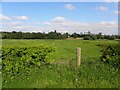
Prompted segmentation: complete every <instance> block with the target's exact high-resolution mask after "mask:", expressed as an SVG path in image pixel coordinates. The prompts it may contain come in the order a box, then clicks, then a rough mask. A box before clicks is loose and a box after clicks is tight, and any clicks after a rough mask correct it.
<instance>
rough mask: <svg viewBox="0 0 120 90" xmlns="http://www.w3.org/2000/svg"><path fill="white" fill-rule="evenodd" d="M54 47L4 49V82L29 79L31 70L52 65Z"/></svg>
mask: <svg viewBox="0 0 120 90" xmlns="http://www.w3.org/2000/svg"><path fill="white" fill-rule="evenodd" d="M53 52H55V49H54V48H53V47H47V46H40V47H20V48H15V47H14V48H3V49H2V63H3V65H2V75H3V81H4V82H8V81H11V80H13V79H17V77H19V78H20V77H22V76H23V77H24V79H27V78H29V74H30V72H32V71H31V70H32V69H31V68H36V67H40V66H41V65H43V64H50V63H51V62H52V61H53V56H52V54H53Z"/></svg>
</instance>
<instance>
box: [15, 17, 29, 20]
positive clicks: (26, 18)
mask: <svg viewBox="0 0 120 90" xmlns="http://www.w3.org/2000/svg"><path fill="white" fill-rule="evenodd" d="M14 18H15V19H18V20H28V17H27V16H16V17H14Z"/></svg>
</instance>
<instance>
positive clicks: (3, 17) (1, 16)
mask: <svg viewBox="0 0 120 90" xmlns="http://www.w3.org/2000/svg"><path fill="white" fill-rule="evenodd" d="M0 20H9V21H10V20H11V18H10V17H8V16H5V15H2V14H0Z"/></svg>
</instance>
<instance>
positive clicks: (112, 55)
mask: <svg viewBox="0 0 120 90" xmlns="http://www.w3.org/2000/svg"><path fill="white" fill-rule="evenodd" d="M119 55H120V44H115V45H114V44H113V45H108V46H106V47H104V48H103V50H102V56H101V58H100V60H101V61H102V62H104V63H108V64H111V65H112V66H113V67H115V68H116V67H117V68H120V56H119Z"/></svg>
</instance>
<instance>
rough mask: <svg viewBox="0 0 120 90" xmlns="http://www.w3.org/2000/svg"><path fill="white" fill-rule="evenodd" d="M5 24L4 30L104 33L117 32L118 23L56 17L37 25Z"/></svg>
mask: <svg viewBox="0 0 120 90" xmlns="http://www.w3.org/2000/svg"><path fill="white" fill-rule="evenodd" d="M5 23H6V24H4V25H3V28H2V30H3V31H6V30H7V31H13V30H16V31H23V32H49V31H51V30H57V31H59V32H62V33H63V32H66V31H67V32H69V33H73V32H77V33H80V32H82V33H83V32H88V31H90V32H92V33H99V32H102V33H103V34H117V33H118V23H117V22H115V21H101V22H96V23H87V22H76V21H71V20H67V19H65V18H64V17H60V16H59V17H55V18H53V19H51V21H46V22H40V23H41V24H44V25H41V24H40V25H37V26H36V24H35V23H29V24H28V23H27V24H26V23H22V22H9V23H8V22H5Z"/></svg>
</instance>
